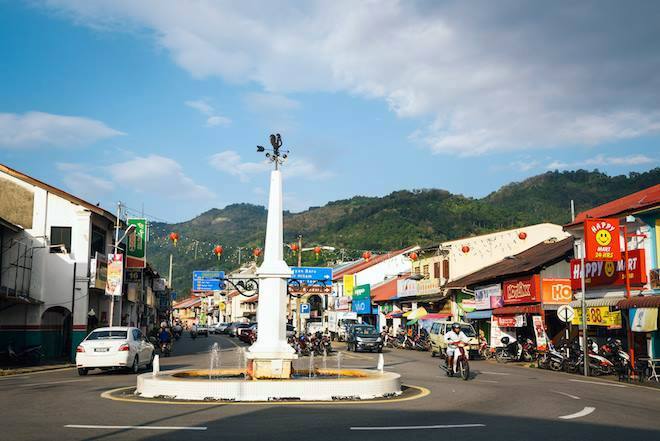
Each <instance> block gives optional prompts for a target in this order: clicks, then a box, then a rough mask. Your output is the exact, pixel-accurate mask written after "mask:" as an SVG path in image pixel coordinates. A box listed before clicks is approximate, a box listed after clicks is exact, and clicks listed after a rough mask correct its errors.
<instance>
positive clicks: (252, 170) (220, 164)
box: [209, 150, 334, 182]
mask: <svg viewBox="0 0 660 441" xmlns="http://www.w3.org/2000/svg"><path fill="white" fill-rule="evenodd" d="M209 163H210V164H211V166H212V167H214V168H215V169H216V170H219V171H222V172H224V173H228V174H230V175H232V176H238V177H239V179H240V180H241V182H247V181H249V180H250V178H251V177H252V175H255V174H259V173H265V172H267V171H269V170H271V168H272V165H271V164H270V162H269V161H262V162H243V161H242V160H241V156H240V155H239V154H238V153H237V152H236V151H234V150H225V151H224V152H220V153H216V154H214V155H212V156H211V157H210V158H209ZM282 175H283V177H284V178H287V179H288V178H291V179H298V178H300V179H306V180H323V179H328V178H330V177H332V176H334V174H333V173H332V172H331V171H328V170H321V169H319V168H318V167H317V166H316V164H315V163H313V162H310V161H309V160H307V159H305V158H296V159H293V160H287V161H285V163H284V166H283V167H282Z"/></svg>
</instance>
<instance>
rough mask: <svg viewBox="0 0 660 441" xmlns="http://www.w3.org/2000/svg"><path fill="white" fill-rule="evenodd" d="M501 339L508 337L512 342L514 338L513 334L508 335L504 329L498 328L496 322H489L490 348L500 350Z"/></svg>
mask: <svg viewBox="0 0 660 441" xmlns="http://www.w3.org/2000/svg"><path fill="white" fill-rule="evenodd" d="M502 337H509V340H510V341H514V340H515V339H516V336H515V335H514V333H509V332H507V331H506V330H505V329H502V328H500V327H499V326H498V325H497V321H495V320H491V322H490V347H491V348H501V347H502V346H504V345H503V344H502Z"/></svg>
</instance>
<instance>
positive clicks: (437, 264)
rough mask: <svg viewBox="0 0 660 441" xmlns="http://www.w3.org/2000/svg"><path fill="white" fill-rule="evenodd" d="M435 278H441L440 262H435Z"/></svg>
mask: <svg viewBox="0 0 660 441" xmlns="http://www.w3.org/2000/svg"><path fill="white" fill-rule="evenodd" d="M433 278H434V279H439V278H440V262H433Z"/></svg>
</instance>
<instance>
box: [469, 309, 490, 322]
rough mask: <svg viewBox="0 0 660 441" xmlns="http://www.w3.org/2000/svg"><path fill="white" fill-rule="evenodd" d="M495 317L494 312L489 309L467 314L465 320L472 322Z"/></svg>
mask: <svg viewBox="0 0 660 441" xmlns="http://www.w3.org/2000/svg"><path fill="white" fill-rule="evenodd" d="M492 316H493V311H491V310H490V309H487V310H485V311H472V312H468V313H467V314H465V318H467V319H470V320H480V319H489V318H491V317H492Z"/></svg>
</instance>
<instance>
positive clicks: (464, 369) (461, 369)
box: [440, 342, 470, 381]
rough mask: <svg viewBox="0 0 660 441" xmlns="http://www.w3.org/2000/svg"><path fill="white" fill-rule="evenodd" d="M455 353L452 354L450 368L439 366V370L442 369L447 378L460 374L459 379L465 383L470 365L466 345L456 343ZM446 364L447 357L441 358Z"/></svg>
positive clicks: (468, 376)
mask: <svg viewBox="0 0 660 441" xmlns="http://www.w3.org/2000/svg"><path fill="white" fill-rule="evenodd" d="M455 346H456V351H455V352H454V360H453V363H452V366H443V365H442V364H441V365H440V368H441V369H444V370H445V372H446V373H447V376H448V377H453V376H454V374H460V377H461V378H462V379H463V380H465V381H467V380H468V379H469V378H470V363H469V361H468V355H467V350H466V349H465V348H466V347H467V346H468V345H467V343H463V342H457V343H456V344H455ZM443 357H444V358H445V361H446V362H447V361H448V360H447V355H446V354H445V355H444V356H443Z"/></svg>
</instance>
